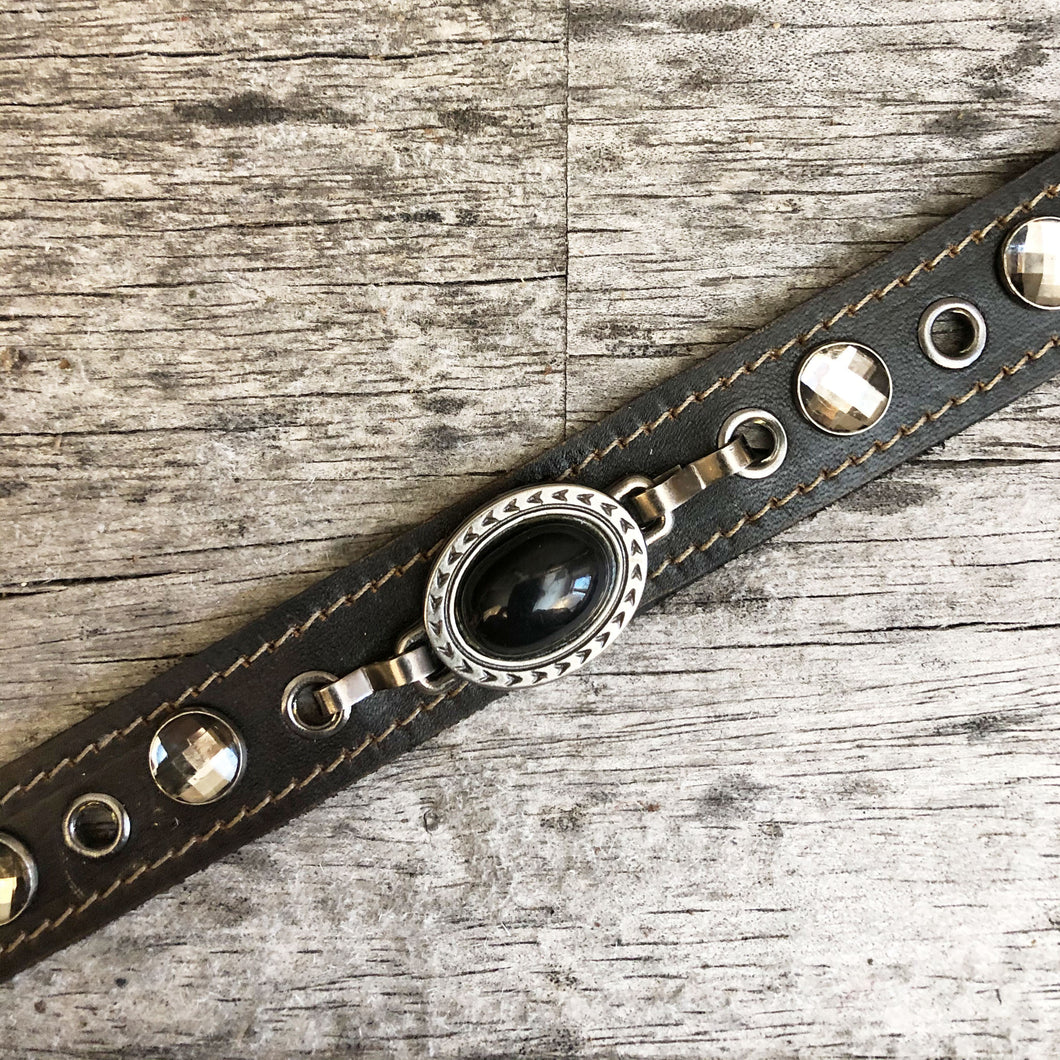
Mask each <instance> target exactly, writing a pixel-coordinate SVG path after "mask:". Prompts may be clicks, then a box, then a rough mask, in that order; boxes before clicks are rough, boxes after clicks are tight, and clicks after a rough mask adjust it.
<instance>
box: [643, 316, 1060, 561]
mask: <svg viewBox="0 0 1060 1060" xmlns="http://www.w3.org/2000/svg"><path fill="white" fill-rule="evenodd" d="M1056 346H1060V336H1057V335H1054V336H1053V337H1052V338H1051V339H1050V340H1049V341H1048V342H1047V343H1046V344H1045V345H1044V346H1042V347H1041V349H1038V350H1033V351H1031V352H1029V353H1025V354H1024V355H1023V356H1022V357H1021V358H1020V359H1019V360H1018V361H1017V362H1016V363H1015V364H1011V365H1002V367H1001V368H1000V369H999V370H998V372H997V374H996V375H995V376H994V377H993V378H991V379H989V380H988V381H986V382H983V381H982V380H979V381H978V382H977V383H976V384H975V385H974V386H973V387H971V389H969V390H967V391H965V393H963V394H961V395H960V396H959V397H952V398H950V399H949V400H948V401H947V402H945V403H944V404H943V405H940V406H939V408H937V409H935V411H934V412H926V413H924V415H922V416H921V417H920V418H919V419H918V420H916V421H915V422H913V423H910V424H906V425H904V426H902V427H899V428H898V430H897V431H895V433H894V434H893V435H891V437H890V438H888V439H887V440H886V441H884V442H880V441H876V442H873V443H872V445H870V446H869V448H868V449H866V450H865V452H863V453H862V454H861V455H860V456H848V457H847V458H846V459H845V460H844V461H843V462H842V463H841V464H837V465H836V466H835V467H833V468H831V469H830V470H826V471H821V472H819V473H818V474H817V476H816V477H815V478H814V479H812V480H811V481H810V482H803V483H800V484H799V485H798V486H795V487H794V488H793V489H792V490H791V491H790V492H788V493H785V494H784V496H783V497H770V499H769V500H768V501H767V502H766V503H765V504H764V505H763V506H762V507H761V508H760V509H759V510H758V511H757V512H753V513H752V512H747V513H745V514H744V515H742V516H741V517H740V518H739V519H738V520H737V521H736V522H735V523H734V524H733V525H732V526H730V527H729V529H728V530H716V531H715V532H714V533H713V534H711V535H710V537H708V538H707V540H706V541H704V542H703V543H702V544H699V545H689V546H688V548H686V549H685V550H684V552H681V553H680V554H679V555H677V556H671V557H669V558H667V559H666V560H665V561H664V562H663V563H661V564H660V565H659V566H658V567H656V568H655V570H653V571H652V572H651V575H650V577H652V578H658V577H659V575H660V574H662V573H663V571H665V570H666V569H667V568H668V567H674V566H677V565H678V564H680V563H684V562H685V560H687V559H688V558H689V557H690V556H693V555H695V554H696V553H697V552H706V551H707V550H708V549H709V548H711V547H713V546H714V545H716V544H717V543H718V542H719V541H720V540H721V539H722V538H723V537H724V538H731V537H734V536H735V535H736V534H738V533H739V532H740V531H741V530H743V529H744V528H745V527H747V526H751V525H753V524H754V523H757V522H758V521H759V520H760V519H761V518H762V517H763V516H765V515H767V514H768V513H769V512H772V511H776V510H777V509H779V508H783V507H784V506H785V505H786V504H790V503H791V502H792V501H793V500H794V499H795V498H796V497H805V496H807V495H809V494H810V493H813V491H814V490H815V489H817V487H818V486H820V485H821V484H822V483H824V482H828V481H830V480H832V479H834V478H837V477H838V476H839V475H841V474H842V473H843V472H844V471H847V470H848V469H849V468H851V467H861V465H862V464H864V463H865V462H866V461H868V460H871V459H872V458H873V457H874V456H876V455H877V454H878V453H885V452H887V450H888V449H890V448H891V447H892V446H894V445H897V444H898V442H900V441H901V440H902V439H903V438H909V437H912V435H914V434H916V432H917V431H919V430H920V429H921V427H924V426H926V425H927V424H928V423H935V422H936V421H938V420H940V419H942V417H943V416H945V415H946V413H947V412H951V411H952V410H953V409H955V408H959V407H960V406H961V405H963V404H965V402H967V401H970V400H971V399H972V398H973V397H975V395H976V394H987V393H989V392H990V391H991V390H993V389H994V387H995V386H997V384H998V383H1000V382H1001V380H1002V379H1007V378H1009V377H1010V376H1013V375H1015V374H1016V373H1017V372H1019V371H1022V369H1024V368H1026V367H1027V365H1028V364H1032V363H1033V362H1035V361H1038V360H1040V359H1041V358H1042V357H1044V356H1045V354H1046V353H1048V352H1049V350H1051V349H1054V348H1055V347H1056Z"/></svg>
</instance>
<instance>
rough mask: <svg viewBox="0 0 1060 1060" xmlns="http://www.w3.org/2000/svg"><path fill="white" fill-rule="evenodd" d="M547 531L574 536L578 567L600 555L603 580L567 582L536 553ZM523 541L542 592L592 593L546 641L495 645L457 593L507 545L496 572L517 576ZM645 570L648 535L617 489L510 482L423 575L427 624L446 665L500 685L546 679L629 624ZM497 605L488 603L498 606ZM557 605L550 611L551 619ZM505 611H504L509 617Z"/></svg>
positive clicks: (587, 656)
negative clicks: (509, 647) (518, 647)
mask: <svg viewBox="0 0 1060 1060" xmlns="http://www.w3.org/2000/svg"><path fill="white" fill-rule="evenodd" d="M550 536H551V537H552V539H553V540H555V541H557V542H560V543H561V544H565V545H567V546H568V551H570V550H571V548H573V549H575V550H577V549H578V547H579V546H578V542H579V541H580V542H581V543H582V546H583V547H582V548H581V555H580V556H579V560H580V561H581V562H582V563H583V569H584V564H585V563H586V562H587V560H586V556H587V555H590V554H591V555H593V556H595V557H597V558H600V557H605V558H606V566H607V569H606V570H602V571H601V572H600V574H601V575H605V576H606V584H603V583H597V582H596V581H593V579H591V578H589V576H588V575H587V574H583V575H582V576H581V577H580V579H574V581H572V577H571V576H570V572H567V571H564V569H563V566H562V561H561V560H557V563H556V566H555V567H554V568H548V566H547V564H548V562H549V561H548V558H547V555H546V557H545V559H544V560H542V556H543V555H545V553H543V552H542V551H541V550H542V549H544V550H546V552H547V547H548V544H549V538H550ZM527 541H529V544H525V542H527ZM521 542H523V543H524V544H521ZM572 543H573V544H572ZM520 548H522V549H523V551H522V555H521V558H522V559H523V560H529V561H532V562H535V563H537V565H538V566H539V567H541V568H542V573H541V576H540V577H539V579H538V581H537V582H536V583H535V587H534V591H537V592H538V594H539V596H540V595H542V594H544V595H547V596H549V598H550V599H552V600H555V599H556V597H557V596H559V594H562V593H566V594H567V595H566V596H564V597H561V598H562V599H569V598H571V597H572V596H573V597H574V598H576V599H578V600H579V602H583V601H584V600H585V598H586V595H587V593H588V590H584V586H586V585H589V584H590V582H592V585H593V588H592V590H591V591H592V592H593V593H595V594H596V595H597V596H598V599H595V600H594V601H592V602H591V606H587V607H586V610H585V613H584V614H577V615H575V617H573V618H572V619H570V621H569V622H568V625H569V626H570V629H569V630H567V631H566V632H567V633H568V634H569V635H565V633H564V630H563V629H562V628H560V629H559V631H558V633H557V632H552V633H549V634H548V635H547V636H546V637H545V638H544V639H545V640H547V641H548V643H547V645H545V646H544V647H542V648H541V649H540V650H536V651H529V652H517V651H513V652H501V651H498V650H495V649H494V650H491V649H490V648H489V647H488V646H486V647H484V645H483V642H482V638H480V637H478V638H477V637H476V636H475V634H474V632H473V631H471V630H470V629H469V623H468V621H467V620H466V615H465V614H464V612H465V611H466V607H465V601H464V600H463V596H464V595H465V594H466V592H467V591H468V587H469V585H470V586H471V587H472V589H473V590H474V587H475V583H476V582H479V583H481V582H482V581H483V579H484V578H486V579H488V578H489V576H490V574H491V573H492V571H493V569H494V568H497V567H498V565H500V566H501V567H502V568H503V564H504V563H505V561H506V560H505V555H506V553H509V554H512V557H511V560H510V564H509V565H510V566H511V567H512V568H513V570H511V571H504V570H503V569H502V571H501V573H502V574H503V575H505V576H506V578H507V582H508V583H513V580H514V581H517V580H518V577H519V574H518V572H517V571H515V566H516V565H517V562H518V558H519V551H518V550H519V549H520ZM498 556H500V557H501V558H500V559H498V558H497V557H498ZM491 563H492V567H491ZM484 569H485V573H484ZM646 574H647V546H646V545H645V543H644V535H643V533H642V532H641V530H640V527H638V526H637V524H636V523H635V521H634V520H633V518H632V516H631V515H630V514H629V513H628V512H627V511H626V510H625V509H624V508H623V507H622V505H621V504H619V503H618V501H616V500H615V498H614V497H612V496H610V495H609V494H607V493H601V492H600V491H599V490H594V489H587V488H585V487H582V486H561V485H550V486H536V487H533V488H529V489H521V490H514V491H512V492H511V493H506V494H504V495H503V496H501V497H498V498H497V499H496V500H494V501H491V502H490V504H488V505H487V506H486V507H484V508H482V509H481V510H479V511H478V512H476V513H475V514H474V515H472V516H471V517H470V518H469V519H468V520H467V522H465V523H464V524H463V525H462V526H461V527H460V528H459V529H458V530H457V531H456V532H455V533H454V534H453V536H452V538H451V539H450V540H449V541H448V542H446V544H445V546H444V548H443V549H442V551H441V554H440V555H439V557H438V559H437V561H436V562H435V564H434V568H433V570H432V571H431V575H430V580H429V581H428V584H427V599H426V602H425V605H424V626H425V628H426V630H427V636H428V638H429V639H430V642H431V644H432V646H433V647H434V650H435V651H436V652H437V653H438V655H439V657H440V658H441V659H442V661H443V662H444V663H445V665H446V666H448V667H449V668H450V669H451V670H453V671H454V672H455V673H457V674H459V675H460V676H461V677H463V678H466V679H467V680H468V681H471V682H473V683H474V684H478V685H485V686H487V687H493V688H505V689H508V688H515V687H517V686H527V685H537V684H544V683H545V682H546V681H555V680H556V679H557V678H559V677H563V676H564V675H566V674H568V673H571V672H572V671H573V670H577V669H578V668H579V667H582V666H584V665H585V664H586V663H587V662H589V661H590V660H591V659H593V658H594V657H595V656H597V655H599V654H600V652H602V651H603V650H604V648H606V647H607V646H608V645H609V644H610V643H611V642H612V641H613V640H614V639H615V638H616V637H617V636H618V635H619V634H620V633H621V632H622V630H623V629H625V627H626V626H627V625H628V624H629V622H630V620H631V619H632V618H633V615H634V614H635V612H636V610H637V607H638V605H639V604H640V598H641V594H642V593H643V591H644V582H645V577H646ZM542 578H543V579H544V580H541V579H542ZM519 588H522V589H525V588H526V587H525V585H524V586H521V587H520V586H517V587H516V591H517V590H518V589H519ZM489 590H490V586H489V585H488V584H487V586H486V588H485V590H482V591H481V593H480V595H486V596H488V595H489ZM574 590H577V592H574ZM474 591H478V590H474ZM579 593H580V594H581V595H580V596H579V595H578V594H579ZM524 595H525V593H524ZM513 599H514V597H513ZM500 610H502V609H501V608H500V607H499V606H498V607H493V611H494V612H498V611H500ZM555 613H556V612H554V611H553V612H549V614H548V615H547V616H546V617H547V618H549V619H554V616H555ZM559 614H561V615H562V614H564V612H562V611H560V612H559ZM493 617H496V614H495V615H494V616H493ZM537 618H538V615H537V613H536V612H535V613H533V614H532V615H531V616H530V620H531V621H533V620H536V619H537ZM501 619H502V621H504V620H507V619H506V618H505V616H501ZM513 621H514V620H513Z"/></svg>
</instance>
